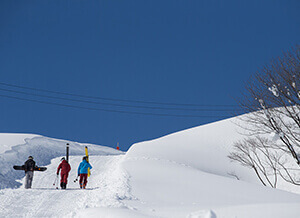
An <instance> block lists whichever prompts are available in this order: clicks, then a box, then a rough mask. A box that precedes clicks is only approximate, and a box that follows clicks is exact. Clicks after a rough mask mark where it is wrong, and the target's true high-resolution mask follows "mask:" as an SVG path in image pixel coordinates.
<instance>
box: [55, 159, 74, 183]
mask: <svg viewBox="0 0 300 218" xmlns="http://www.w3.org/2000/svg"><path fill="white" fill-rule="evenodd" d="M60 169H61V172H60V187H61V188H62V189H66V188H67V183H68V176H69V172H70V170H71V166H70V164H69V163H68V161H66V160H65V158H64V157H63V158H62V159H61V163H60V164H59V166H58V167H57V172H56V174H57V175H59V171H60Z"/></svg>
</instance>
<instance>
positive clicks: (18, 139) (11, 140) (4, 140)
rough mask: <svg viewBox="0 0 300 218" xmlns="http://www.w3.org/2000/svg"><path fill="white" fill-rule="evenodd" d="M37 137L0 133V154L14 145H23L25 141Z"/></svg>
mask: <svg viewBox="0 0 300 218" xmlns="http://www.w3.org/2000/svg"><path fill="white" fill-rule="evenodd" d="M37 136H38V135H33V134H16V133H0V139H1V140H0V154H2V153H4V152H5V151H8V150H10V149H11V147H12V146H14V145H19V144H24V143H25V140H26V139H31V138H33V137H37Z"/></svg>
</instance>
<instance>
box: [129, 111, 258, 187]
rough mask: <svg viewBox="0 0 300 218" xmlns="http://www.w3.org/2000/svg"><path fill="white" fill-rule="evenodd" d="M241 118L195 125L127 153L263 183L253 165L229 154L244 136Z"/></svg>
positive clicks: (135, 145) (131, 149)
mask: <svg viewBox="0 0 300 218" xmlns="http://www.w3.org/2000/svg"><path fill="white" fill-rule="evenodd" d="M239 122H240V120H239V118H237V117H235V118H231V119H226V120H222V121H219V122H215V123H211V124H207V125H203V126H199V127H194V128H191V129H187V130H184V131H181V132H177V133H173V134H171V135H167V136H164V137H161V138H159V139H155V140H152V141H146V142H141V143H136V144H134V145H133V146H131V148H130V149H129V150H128V152H127V154H126V157H127V158H128V159H130V158H137V157H140V158H141V157H142V158H145V157H146V158H158V159H164V160H169V161H174V162H176V163H180V164H184V165H187V166H191V167H194V168H197V169H199V170H202V171H204V172H208V173H212V174H216V175H220V176H225V177H231V178H236V176H237V175H238V178H239V179H241V180H244V181H249V182H254V183H259V181H258V179H257V178H256V176H255V175H254V174H253V173H252V172H250V170H249V169H247V168H244V167H241V166H240V165H239V164H236V163H233V162H231V161H230V160H229V158H228V157H227V156H228V155H229V153H230V152H231V151H232V145H233V143H234V142H235V141H237V140H240V139H242V138H243V137H244V136H243V135H241V133H242V132H244V130H243V129H242V128H240V127H239V126H238V125H236V124H237V123H239Z"/></svg>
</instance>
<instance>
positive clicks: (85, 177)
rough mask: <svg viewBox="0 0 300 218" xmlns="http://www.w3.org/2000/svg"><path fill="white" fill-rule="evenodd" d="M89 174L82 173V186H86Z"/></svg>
mask: <svg viewBox="0 0 300 218" xmlns="http://www.w3.org/2000/svg"><path fill="white" fill-rule="evenodd" d="M87 178H88V174H80V179H79V184H80V188H85V186H86V184H87Z"/></svg>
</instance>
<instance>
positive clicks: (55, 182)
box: [53, 177, 57, 186]
mask: <svg viewBox="0 0 300 218" xmlns="http://www.w3.org/2000/svg"><path fill="white" fill-rule="evenodd" d="M56 180H57V177H55V180H54V182H53V186H55V184H56Z"/></svg>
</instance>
